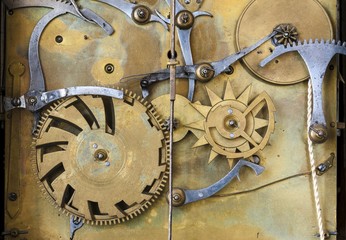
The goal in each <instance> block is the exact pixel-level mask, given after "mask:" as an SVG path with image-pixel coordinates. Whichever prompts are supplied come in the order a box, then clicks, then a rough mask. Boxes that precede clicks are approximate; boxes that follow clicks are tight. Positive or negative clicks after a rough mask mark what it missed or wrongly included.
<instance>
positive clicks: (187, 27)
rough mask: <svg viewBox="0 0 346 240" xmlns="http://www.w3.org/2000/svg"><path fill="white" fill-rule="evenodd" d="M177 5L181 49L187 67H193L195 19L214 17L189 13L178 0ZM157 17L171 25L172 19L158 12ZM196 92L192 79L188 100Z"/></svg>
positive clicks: (206, 13)
mask: <svg viewBox="0 0 346 240" xmlns="http://www.w3.org/2000/svg"><path fill="white" fill-rule="evenodd" d="M174 1H175V3H176V12H177V14H176V16H174V17H175V18H176V19H177V27H178V28H177V33H178V38H179V43H180V47H181V51H182V54H183V58H184V61H185V64H186V65H192V64H193V57H192V51H191V42H190V37H191V31H192V27H193V24H194V21H195V18H197V17H200V16H209V17H212V16H213V15H212V14H210V13H208V12H204V11H195V12H192V13H191V12H189V11H188V10H186V9H185V8H184V6H183V5H181V3H180V2H179V1H177V0H174ZM166 3H167V4H168V5H170V1H169V0H166ZM156 13H157V15H158V16H159V17H160V18H161V19H162V20H163V21H164V22H166V23H167V24H169V23H170V19H168V18H166V17H164V16H163V15H162V14H161V13H160V12H158V11H156ZM194 91H195V78H194V77H191V76H190V78H189V90H188V97H187V98H188V99H189V100H190V101H192V99H193V95H194Z"/></svg>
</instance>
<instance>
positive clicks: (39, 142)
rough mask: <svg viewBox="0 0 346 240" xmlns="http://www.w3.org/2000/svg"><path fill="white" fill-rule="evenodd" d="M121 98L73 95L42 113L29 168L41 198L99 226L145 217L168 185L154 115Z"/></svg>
mask: <svg viewBox="0 0 346 240" xmlns="http://www.w3.org/2000/svg"><path fill="white" fill-rule="evenodd" d="M124 95H125V96H124V99H115V98H111V97H103V96H77V97H72V98H69V99H67V100H65V101H62V102H58V103H57V104H55V105H54V106H53V107H51V109H50V110H48V111H47V113H46V114H44V117H43V118H42V119H41V121H40V122H39V126H38V130H37V132H36V135H35V137H34V144H33V146H34V148H33V152H34V158H33V161H34V166H35V172H36V175H37V177H38V179H39V184H40V186H41V187H42V190H43V192H44V193H45V195H46V196H47V197H48V198H49V199H51V200H52V202H53V203H54V204H55V205H56V206H57V207H58V208H60V209H61V210H62V211H63V212H65V213H67V215H73V216H74V217H75V219H78V220H82V221H84V222H86V223H90V224H96V225H108V224H116V223H121V222H124V221H126V220H129V219H132V218H133V217H135V216H137V215H139V214H140V213H142V212H143V211H144V210H145V209H147V208H148V207H149V206H150V205H151V204H152V202H154V201H155V199H156V198H157V197H158V196H159V195H160V193H161V192H162V190H163V188H164V185H165V183H166V180H167V166H168V165H167V161H168V154H167V153H168V151H169V150H168V146H169V144H168V138H167V134H165V133H164V132H163V131H162V121H161V120H160V119H159V117H158V115H157V113H156V111H155V110H154V108H153V107H152V106H151V105H149V104H148V103H147V102H144V100H143V99H141V98H140V97H137V96H136V95H135V94H133V93H131V92H127V91H125V94H124Z"/></svg>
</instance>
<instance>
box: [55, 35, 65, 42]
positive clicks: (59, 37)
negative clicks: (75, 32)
mask: <svg viewBox="0 0 346 240" xmlns="http://www.w3.org/2000/svg"><path fill="white" fill-rule="evenodd" d="M63 40H64V38H63V37H62V36H60V35H58V36H56V37H55V42H57V43H62V41H63Z"/></svg>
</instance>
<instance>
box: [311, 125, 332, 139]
mask: <svg viewBox="0 0 346 240" xmlns="http://www.w3.org/2000/svg"><path fill="white" fill-rule="evenodd" d="M309 137H310V139H311V141H313V142H314V143H324V142H325V141H327V139H328V132H327V128H326V126H324V125H322V124H313V125H312V126H311V127H310V129H309Z"/></svg>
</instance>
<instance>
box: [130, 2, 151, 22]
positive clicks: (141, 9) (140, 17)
mask: <svg viewBox="0 0 346 240" xmlns="http://www.w3.org/2000/svg"><path fill="white" fill-rule="evenodd" d="M132 18H133V20H134V21H135V22H136V23H138V24H145V23H147V22H148V21H149V20H150V10H149V9H148V8H147V7H145V6H137V7H136V8H134V9H133V11H132Z"/></svg>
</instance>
